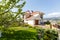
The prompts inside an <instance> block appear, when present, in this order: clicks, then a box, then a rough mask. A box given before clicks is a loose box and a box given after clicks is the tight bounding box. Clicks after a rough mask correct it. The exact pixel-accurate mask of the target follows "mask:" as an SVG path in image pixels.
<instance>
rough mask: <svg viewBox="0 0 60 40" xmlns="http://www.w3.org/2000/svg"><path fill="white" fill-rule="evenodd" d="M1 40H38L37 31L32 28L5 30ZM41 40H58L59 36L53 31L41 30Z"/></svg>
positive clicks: (10, 28)
mask: <svg viewBox="0 0 60 40" xmlns="http://www.w3.org/2000/svg"><path fill="white" fill-rule="evenodd" d="M2 31H3V32H2V37H1V38H0V40H38V38H37V34H38V33H37V30H36V29H35V28H30V27H9V28H7V29H5V28H3V30H2ZM39 31H40V34H41V38H40V40H57V38H58V34H57V32H55V31H53V30H44V29H39Z"/></svg>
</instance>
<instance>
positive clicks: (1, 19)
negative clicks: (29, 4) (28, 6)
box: [0, 0, 26, 27]
mask: <svg viewBox="0 0 60 40" xmlns="http://www.w3.org/2000/svg"><path fill="white" fill-rule="evenodd" d="M19 2H21V0H2V1H1V2H0V26H6V27H8V26H9V25H11V24H12V23H14V22H16V21H18V23H19V22H21V21H19V20H21V17H20V14H21V15H22V7H23V6H24V5H25V3H26V2H25V1H23V3H21V4H18V3H19ZM13 8H17V9H18V11H17V12H13V11H11V10H12V9H13Z"/></svg>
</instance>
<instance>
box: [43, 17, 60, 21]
mask: <svg viewBox="0 0 60 40" xmlns="http://www.w3.org/2000/svg"><path fill="white" fill-rule="evenodd" d="M44 20H55V21H60V17H52V18H44Z"/></svg>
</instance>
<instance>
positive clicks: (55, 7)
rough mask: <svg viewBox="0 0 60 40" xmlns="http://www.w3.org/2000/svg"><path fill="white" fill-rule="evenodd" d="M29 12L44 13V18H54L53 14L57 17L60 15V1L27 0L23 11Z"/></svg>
mask: <svg viewBox="0 0 60 40" xmlns="http://www.w3.org/2000/svg"><path fill="white" fill-rule="evenodd" d="M27 10H33V11H42V12H44V13H45V16H44V17H49V16H52V15H51V14H53V16H54V17H55V16H58V15H59V14H60V0H26V4H25V6H24V8H23V11H27ZM55 14H57V15H55ZM47 15H48V16H47Z"/></svg>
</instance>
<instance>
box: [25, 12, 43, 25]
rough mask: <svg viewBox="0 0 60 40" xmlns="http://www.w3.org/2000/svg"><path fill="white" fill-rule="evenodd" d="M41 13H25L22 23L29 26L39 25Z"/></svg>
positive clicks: (41, 17)
mask: <svg viewBox="0 0 60 40" xmlns="http://www.w3.org/2000/svg"><path fill="white" fill-rule="evenodd" d="M43 15H44V13H43V12H39V11H35V12H34V11H31V12H30V11H26V12H25V15H24V23H27V24H29V25H39V24H40V22H42V21H43Z"/></svg>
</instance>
